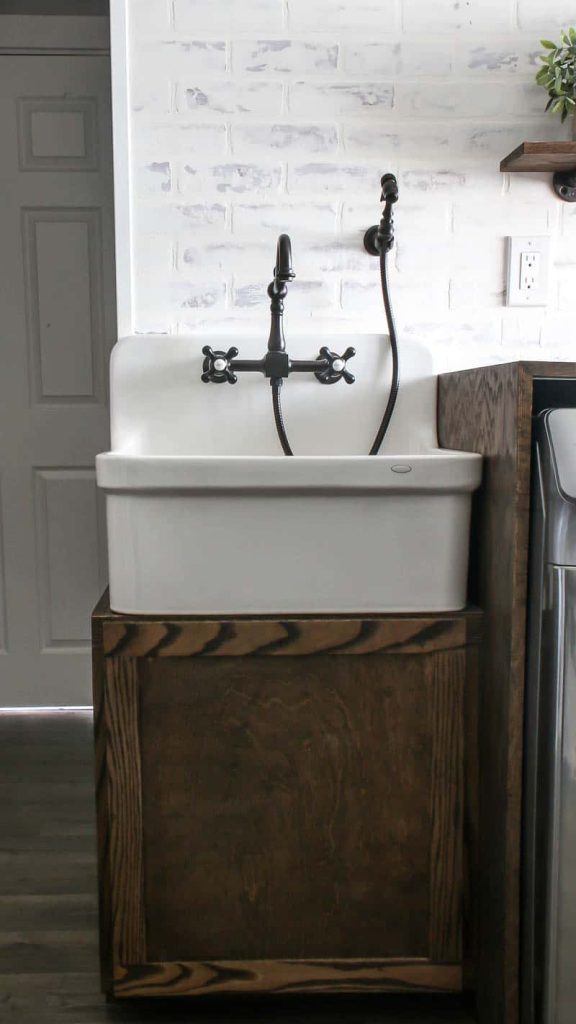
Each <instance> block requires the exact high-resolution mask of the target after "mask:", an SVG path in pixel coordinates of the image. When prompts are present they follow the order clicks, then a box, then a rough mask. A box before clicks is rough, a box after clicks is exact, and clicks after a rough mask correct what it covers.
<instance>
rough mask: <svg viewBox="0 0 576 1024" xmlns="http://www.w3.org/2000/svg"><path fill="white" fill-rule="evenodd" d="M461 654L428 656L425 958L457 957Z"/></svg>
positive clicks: (459, 935) (463, 658)
mask: <svg viewBox="0 0 576 1024" xmlns="http://www.w3.org/2000/svg"><path fill="white" fill-rule="evenodd" d="M465 670H466V656H465V653H464V651H457V652H455V653H453V654H451V655H446V654H444V653H441V654H437V655H436V657H435V658H434V680H433V685H432V695H431V696H432V710H431V715H432V728H433V731H432V735H433V746H432V772H431V818H432V822H431V843H430V940H429V941H430V945H429V957H430V959H431V960H435V961H437V962H439V963H442V962H445V963H450V962H452V963H456V962H460V960H461V958H462V898H463V893H462V871H463V816H464V795H465V794H464V752H463V740H464V735H463V727H464V722H463V707H464V702H463V698H464V687H465V684H466V674H465Z"/></svg>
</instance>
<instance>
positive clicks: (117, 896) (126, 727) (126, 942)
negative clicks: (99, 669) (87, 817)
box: [104, 658, 146, 964]
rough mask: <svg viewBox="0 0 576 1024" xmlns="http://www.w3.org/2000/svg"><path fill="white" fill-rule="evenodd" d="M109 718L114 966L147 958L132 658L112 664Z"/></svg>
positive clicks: (106, 708) (107, 671) (107, 703)
mask: <svg viewBox="0 0 576 1024" xmlns="http://www.w3.org/2000/svg"><path fill="white" fill-rule="evenodd" d="M105 679H106V684H105V685H106V690H105V697H104V719H105V728H106V779H107V805H108V815H109V821H108V824H107V829H106V833H107V842H108V849H107V858H108V868H107V871H108V872H109V884H110V904H111V908H110V909H111V921H110V924H111V940H112V942H111V945H112V953H113V956H112V960H113V963H124V964H139V963H142V962H143V961H144V960H145V959H146V927H145V920H144V899H143V893H144V877H143V872H144V868H143V863H142V848H143V844H142V783H141V774H140V738H139V721H138V718H139V704H140V693H139V680H138V671H137V666H136V662H135V661H134V660H133V659H130V658H117V659H107V660H106V663H105Z"/></svg>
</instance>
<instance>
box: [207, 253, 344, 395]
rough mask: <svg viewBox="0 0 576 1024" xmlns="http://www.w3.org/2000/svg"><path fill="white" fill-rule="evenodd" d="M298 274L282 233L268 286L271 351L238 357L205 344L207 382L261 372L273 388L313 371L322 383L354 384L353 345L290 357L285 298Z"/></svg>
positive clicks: (233, 381)
mask: <svg viewBox="0 0 576 1024" xmlns="http://www.w3.org/2000/svg"><path fill="white" fill-rule="evenodd" d="M295 276H296V275H295V273H294V271H293V270H292V245H291V242H290V239H289V237H288V235H280V237H279V239H278V245H277V248H276V266H275V267H274V279H273V281H271V283H270V285H269V286H268V296H269V298H270V314H271V321H270V335H269V338H268V351H267V352H266V354H265V355H264V356H263V357H262V359H237V358H236V357H237V355H238V349H237V348H235V347H232V348H229V349H228V351H227V352H224V351H221V350H216V351H214V350H213V349H212V348H211V347H210V345H204V348H203V349H202V353H203V355H204V357H205V358H204V362H203V365H202V380H203V381H204V383H205V384H224V383H228V384H236V381H237V380H238V377H237V376H236V374H237V373H262V374H264V376H265V377H268V378H269V380H270V384H271V385H272V386H274V387H279V386H280V385H281V384H282V381H283V379H284V378H285V377H289V376H290V374H291V373H313V374H314V375H315V377H316V379H317V380H318V381H320V383H321V384H336V383H337V382H338V381H339V380H345V381H346V383H347V384H353V383H354V377H353V375H352V374H351V373H350V372H349V370H348V369H347V367H346V363H347V362H348V360H349V359H352V356H354V355H356V350H355V349H353V348H347V349H346V351H345V352H344V353H343V354H342V355H339V354H338V353H337V352H332V351H331V350H330V349H329V348H328V347H327V346H326V345H324V346H322V348H321V349H320V352H319V353H318V355H317V357H316V359H290V356H289V355H288V353H287V351H286V340H285V338H284V324H283V320H284V299H285V298H286V296H287V294H288V284H289V282H290V281H293V280H294V278H295Z"/></svg>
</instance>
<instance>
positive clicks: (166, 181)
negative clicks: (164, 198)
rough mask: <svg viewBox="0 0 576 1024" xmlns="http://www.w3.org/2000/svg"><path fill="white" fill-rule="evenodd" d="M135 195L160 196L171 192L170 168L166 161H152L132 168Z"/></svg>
mask: <svg viewBox="0 0 576 1024" xmlns="http://www.w3.org/2000/svg"><path fill="white" fill-rule="evenodd" d="M132 180H133V184H134V190H135V192H136V195H139V196H160V195H167V194H168V193H170V192H171V191H172V168H171V166H170V163H169V161H168V160H152V161H151V162H150V163H148V164H136V165H135V166H134V167H133V168H132Z"/></svg>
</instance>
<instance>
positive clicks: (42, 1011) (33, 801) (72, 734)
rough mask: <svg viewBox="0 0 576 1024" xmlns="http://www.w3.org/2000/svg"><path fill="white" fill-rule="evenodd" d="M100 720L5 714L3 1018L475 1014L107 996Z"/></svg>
mask: <svg viewBox="0 0 576 1024" xmlns="http://www.w3.org/2000/svg"><path fill="white" fill-rule="evenodd" d="M96 918H97V908H96V859H95V825H94V796H93V784H92V720H91V716H90V715H89V714H87V713H62V712H60V713H56V712H55V713H51V714H27V715H22V714H6V713H4V714H2V715H0V1021H1V1022H2V1024H13V1022H17V1024H100V1022H105V1021H111V1022H112V1021H113V1022H117V1024H119V1022H122V1021H126V1022H131V1024H135V1022H141V1021H142V1022H147V1021H150V1022H157V1024H161V1022H169V1021H177V1020H179V1021H184V1020H189V1019H192V1018H193V1019H195V1020H200V1021H202V1020H206V1021H207V1022H210V1024H220V1022H222V1024H223V1022H225V1021H226V1022H229V1021H230V1022H235V1021H238V1022H242V1024H251V1022H252V1021H254V1022H256V1021H258V1022H261V1021H265V1022H266V1024H275V1022H278V1024H379V1022H382V1024H470V1022H471V1021H472V1017H471V1016H470V1015H469V1014H468V1013H467V1012H466V1010H465V1009H464V1008H463V1007H462V1006H461V1005H460V1004H459V1002H458V1001H455V1000H452V999H448V998H447V999H444V998H435V999H433V1000H430V999H428V998H426V999H424V998H422V999H420V998H412V999H410V1000H409V1001H408V1002H406V1001H405V999H399V998H398V997H389V996H387V997H384V996H363V997H361V998H360V997H358V996H339V997H331V998H330V999H323V998H318V997H317V998H316V999H307V1000H304V999H300V998H297V997H292V998H291V999H288V1000H270V999H267V1000H262V999H260V1000H257V999H249V998H247V997H244V998H242V999H230V998H229V999H226V1000H224V999H220V1000H216V999H213V1000H212V1001H210V1002H205V1003H202V1004H199V1003H198V1002H195V1003H194V1005H193V1006H191V1005H190V1004H189V1003H185V1002H184V1003H182V1002H175V1001H170V1002H169V1003H166V1002H164V1003H159V1002H149V1003H146V1004H143V1003H142V1002H140V1003H138V1004H137V1005H134V1004H125V1003H122V1004H107V1003H106V1001H105V1000H104V998H103V997H102V995H101V994H100V991H99V984H98V973H97V972H98V943H97V922H96Z"/></svg>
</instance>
